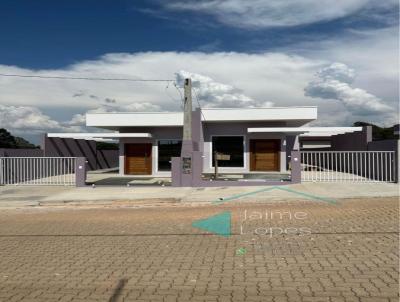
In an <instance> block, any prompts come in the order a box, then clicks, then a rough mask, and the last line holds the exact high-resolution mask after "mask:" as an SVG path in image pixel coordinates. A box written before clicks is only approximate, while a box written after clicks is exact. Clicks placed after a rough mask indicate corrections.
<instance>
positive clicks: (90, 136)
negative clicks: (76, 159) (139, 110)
mask: <svg viewBox="0 0 400 302" xmlns="http://www.w3.org/2000/svg"><path fill="white" fill-rule="evenodd" d="M47 137H58V138H73V139H86V140H96V141H113V140H115V139H119V138H151V137H152V135H151V133H96V132H93V133H48V134H47Z"/></svg>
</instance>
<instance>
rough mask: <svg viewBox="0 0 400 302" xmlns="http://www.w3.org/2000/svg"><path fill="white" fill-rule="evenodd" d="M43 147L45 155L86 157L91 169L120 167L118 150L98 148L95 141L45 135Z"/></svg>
mask: <svg viewBox="0 0 400 302" xmlns="http://www.w3.org/2000/svg"><path fill="white" fill-rule="evenodd" d="M42 147H43V154H44V156H50V157H85V158H86V160H87V162H88V163H87V164H88V166H87V168H88V170H89V171H91V170H98V169H107V168H115V167H118V150H97V149H96V142H95V141H90V140H84V139H72V138H58V137H47V136H45V137H44V139H43V143H42Z"/></svg>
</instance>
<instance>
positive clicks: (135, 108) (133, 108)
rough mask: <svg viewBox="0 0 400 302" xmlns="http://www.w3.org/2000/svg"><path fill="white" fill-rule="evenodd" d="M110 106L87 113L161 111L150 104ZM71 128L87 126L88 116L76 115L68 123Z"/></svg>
mask: <svg viewBox="0 0 400 302" xmlns="http://www.w3.org/2000/svg"><path fill="white" fill-rule="evenodd" d="M107 100H109V99H106V103H111V104H112V105H109V104H103V105H101V106H100V107H98V108H96V109H91V110H88V111H87V112H86V113H106V112H146V111H161V107H160V106H158V105H153V104H150V103H132V104H128V105H123V106H119V105H115V103H116V101H115V100H114V101H113V102H107ZM66 124H67V125H70V126H85V125H86V115H85V114H81V113H78V114H75V115H74V116H73V117H72V119H71V120H70V121H68V122H67V123H66Z"/></svg>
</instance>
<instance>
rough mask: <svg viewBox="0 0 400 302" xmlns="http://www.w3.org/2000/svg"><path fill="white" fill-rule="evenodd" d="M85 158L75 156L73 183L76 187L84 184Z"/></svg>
mask: <svg viewBox="0 0 400 302" xmlns="http://www.w3.org/2000/svg"><path fill="white" fill-rule="evenodd" d="M86 170H87V169H86V158H85V157H77V158H76V160H75V185H76V187H85V186H86Z"/></svg>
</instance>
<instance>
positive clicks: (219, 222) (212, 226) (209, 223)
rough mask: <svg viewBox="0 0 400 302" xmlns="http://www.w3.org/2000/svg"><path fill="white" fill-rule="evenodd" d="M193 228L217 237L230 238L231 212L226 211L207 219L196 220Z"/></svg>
mask: <svg viewBox="0 0 400 302" xmlns="http://www.w3.org/2000/svg"><path fill="white" fill-rule="evenodd" d="M192 226H193V227H195V228H198V229H201V230H204V231H207V232H210V233H213V234H215V235H219V236H223V237H229V236H230V235H231V212H229V211H226V212H222V213H220V214H217V215H214V216H210V217H208V218H206V219H200V220H196V221H194V222H193V223H192Z"/></svg>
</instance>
